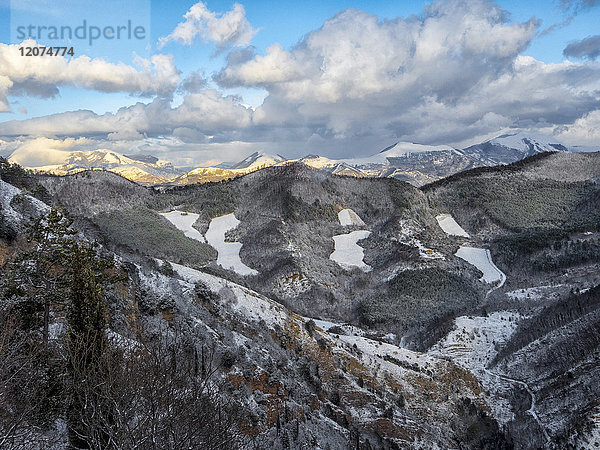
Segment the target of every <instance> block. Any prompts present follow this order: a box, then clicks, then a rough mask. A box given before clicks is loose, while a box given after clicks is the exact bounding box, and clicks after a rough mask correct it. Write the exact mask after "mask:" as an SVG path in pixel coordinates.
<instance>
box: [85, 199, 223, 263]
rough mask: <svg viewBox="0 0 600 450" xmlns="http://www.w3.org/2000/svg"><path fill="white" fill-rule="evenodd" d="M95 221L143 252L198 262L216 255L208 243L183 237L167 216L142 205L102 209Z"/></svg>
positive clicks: (114, 237) (117, 239)
mask: <svg viewBox="0 0 600 450" xmlns="http://www.w3.org/2000/svg"><path fill="white" fill-rule="evenodd" d="M94 222H95V223H96V224H97V225H98V227H99V228H100V230H101V231H102V233H103V234H104V235H105V236H108V237H110V240H111V242H113V243H115V244H116V245H123V246H126V247H129V248H131V249H132V250H137V251H138V252H140V253H141V254H144V255H148V256H153V257H155V258H159V259H166V260H170V261H174V262H183V263H186V264H189V265H196V266H197V265H203V264H206V263H207V262H208V261H209V260H210V259H211V258H214V250H212V248H211V247H210V246H209V245H207V244H203V243H201V242H198V241H196V240H194V239H189V238H184V237H183V232H182V231H180V230H177V229H176V228H175V227H174V226H173V225H172V224H170V223H169V221H168V220H166V219H165V218H164V217H161V216H160V215H159V214H158V213H156V212H154V211H152V210H150V209H148V208H146V207H143V206H141V207H134V208H131V209H125V210H116V211H111V212H106V213H100V214H98V215H96V216H95V217H94Z"/></svg>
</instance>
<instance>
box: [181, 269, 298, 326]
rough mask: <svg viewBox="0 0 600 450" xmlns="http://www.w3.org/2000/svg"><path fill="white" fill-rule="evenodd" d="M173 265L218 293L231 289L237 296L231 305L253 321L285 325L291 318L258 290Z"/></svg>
mask: <svg viewBox="0 0 600 450" xmlns="http://www.w3.org/2000/svg"><path fill="white" fill-rule="evenodd" d="M171 265H172V266H173V270H174V271H175V272H176V273H177V274H178V275H179V276H180V277H181V278H183V279H184V280H185V281H187V282H189V283H197V282H202V283H204V284H205V285H206V286H208V288H209V289H210V290H211V291H212V292H214V293H216V294H218V293H219V292H221V291H222V290H223V289H228V290H229V291H231V293H232V294H233V296H234V297H235V301H234V302H233V303H232V304H231V305H230V307H231V308H232V309H233V310H234V311H237V312H238V313H240V314H241V315H243V316H244V317H246V318H247V319H250V320H253V321H260V320H264V321H265V322H266V323H268V324H271V325H273V324H279V325H283V324H285V322H286V321H287V320H288V318H289V317H288V315H287V314H286V312H285V309H284V308H283V306H281V305H280V304H278V303H277V302H274V301H273V300H270V299H268V298H267V297H264V296H262V295H260V294H258V293H257V292H254V291H252V290H250V289H247V288H245V287H243V286H240V285H239V284H236V283H233V282H232V281H228V280H225V279H224V278H219V277H216V276H214V275H210V274H208V273H204V272H200V271H199V270H195V269H191V268H189V267H186V266H182V265H180V264H175V263H173V262H172V263H171ZM224 297H227V296H224Z"/></svg>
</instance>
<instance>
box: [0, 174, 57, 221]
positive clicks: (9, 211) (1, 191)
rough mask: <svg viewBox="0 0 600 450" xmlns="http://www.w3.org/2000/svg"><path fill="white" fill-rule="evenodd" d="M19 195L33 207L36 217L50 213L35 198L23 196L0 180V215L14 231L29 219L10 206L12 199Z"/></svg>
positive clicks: (20, 192) (19, 191) (18, 190)
mask: <svg viewBox="0 0 600 450" xmlns="http://www.w3.org/2000/svg"><path fill="white" fill-rule="evenodd" d="M19 195H22V196H23V199H24V200H25V201H27V202H28V203H29V204H30V205H32V206H33V210H34V211H37V214H38V215H42V214H46V213H47V212H49V211H50V208H49V207H48V205H46V204H45V203H43V202H41V201H40V200H38V199H37V198H35V197H32V196H30V195H27V194H24V193H23V191H21V189H19V188H17V187H15V186H13V185H12V184H9V183H6V182H5V181H2V180H0V215H1V216H2V217H3V219H4V220H5V221H6V222H7V223H8V224H9V225H10V226H11V227H12V228H13V229H14V230H17V229H19V228H20V227H21V226H22V225H23V223H24V222H26V221H27V220H26V219H29V217H24V216H23V214H22V213H20V212H19V211H17V210H15V208H13V205H11V202H12V201H13V199H14V198H15V197H16V196H19Z"/></svg>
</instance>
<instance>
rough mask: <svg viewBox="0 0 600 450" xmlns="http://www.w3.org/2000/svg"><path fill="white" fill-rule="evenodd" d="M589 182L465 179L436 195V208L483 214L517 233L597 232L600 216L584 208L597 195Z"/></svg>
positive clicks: (498, 178) (493, 178) (596, 212)
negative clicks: (557, 230)
mask: <svg viewBox="0 0 600 450" xmlns="http://www.w3.org/2000/svg"><path fill="white" fill-rule="evenodd" d="M597 190H598V187H597V186H596V185H594V184H593V183H589V182H576V183H564V182H560V181H555V180H527V179H524V178H522V177H518V176H514V177H510V178H503V177H464V178H460V179H458V180H457V181H455V182H454V183H452V185H451V186H448V187H447V188H443V189H441V190H440V191H437V192H435V193H432V194H431V195H432V198H433V203H434V206H436V207H438V208H439V207H443V209H445V210H448V211H461V210H465V209H466V210H479V211H482V212H483V213H484V214H485V215H486V216H487V217H489V218H490V219H491V220H492V221H494V222H495V223H497V224H498V225H500V226H502V227H504V228H507V229H509V230H513V231H522V230H529V229H552V228H555V229H563V230H580V229H585V228H597V227H598V224H599V220H600V213H599V212H598V211H597V210H594V209H589V208H584V207H583V205H585V204H586V203H587V202H588V201H589V199H590V198H592V197H593V196H594V195H597Z"/></svg>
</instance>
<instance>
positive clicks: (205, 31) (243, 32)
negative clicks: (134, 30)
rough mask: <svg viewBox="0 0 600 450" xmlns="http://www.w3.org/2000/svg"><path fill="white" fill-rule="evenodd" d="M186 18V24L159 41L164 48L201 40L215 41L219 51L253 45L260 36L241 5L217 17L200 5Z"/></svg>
mask: <svg viewBox="0 0 600 450" xmlns="http://www.w3.org/2000/svg"><path fill="white" fill-rule="evenodd" d="M183 18H184V21H183V22H180V23H179V24H177V26H176V27H175V29H174V30H173V32H172V33H171V34H169V35H168V36H165V37H160V38H159V39H158V41H159V47H160V48H162V47H164V46H165V45H166V44H167V43H169V42H173V41H175V42H179V43H181V44H184V45H192V43H193V42H194V40H195V39H196V38H197V37H199V38H201V39H203V40H205V41H212V42H214V43H215V44H216V45H217V47H219V48H226V47H230V46H245V45H248V44H250V41H251V40H252V38H253V37H254V35H255V34H256V32H257V30H255V29H254V28H252V25H251V24H250V22H248V20H247V19H246V12H245V10H244V7H243V6H242V5H240V4H239V3H236V4H234V5H233V9H231V10H230V11H227V12H226V13H215V12H213V11H210V10H209V9H208V8H207V7H206V4H205V3H203V2H198V3H196V4H195V5H193V6H192V7H191V8H190V10H189V11H188V12H187V13H185V15H184V16H183Z"/></svg>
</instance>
